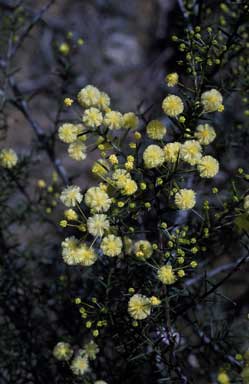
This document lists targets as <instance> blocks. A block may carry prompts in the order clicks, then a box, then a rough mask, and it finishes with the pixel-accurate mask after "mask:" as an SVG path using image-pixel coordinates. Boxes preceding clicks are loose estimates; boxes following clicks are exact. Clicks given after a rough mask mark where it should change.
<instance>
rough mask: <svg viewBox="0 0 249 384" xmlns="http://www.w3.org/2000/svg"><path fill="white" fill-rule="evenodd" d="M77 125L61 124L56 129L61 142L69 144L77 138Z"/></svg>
mask: <svg viewBox="0 0 249 384" xmlns="http://www.w3.org/2000/svg"><path fill="white" fill-rule="evenodd" d="M77 135H78V126H77V125H76V124H70V123H65V124H62V125H61V126H60V128H59V130H58V136H59V139H60V140H61V141H63V143H67V144H71V143H73V142H74V141H76V140H77Z"/></svg>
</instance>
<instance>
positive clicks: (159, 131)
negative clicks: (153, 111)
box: [146, 120, 167, 140]
mask: <svg viewBox="0 0 249 384" xmlns="http://www.w3.org/2000/svg"><path fill="white" fill-rule="evenodd" d="M146 132H147V135H148V137H149V138H150V139H152V140H162V139H163V137H164V136H165V135H166V132H167V130H166V128H165V126H164V125H163V124H162V123H161V121H159V120H151V121H150V122H149V124H148V125H147V127H146Z"/></svg>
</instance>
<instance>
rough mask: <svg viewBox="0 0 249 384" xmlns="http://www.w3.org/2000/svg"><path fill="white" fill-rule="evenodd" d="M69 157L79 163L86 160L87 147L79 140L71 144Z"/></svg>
mask: <svg viewBox="0 0 249 384" xmlns="http://www.w3.org/2000/svg"><path fill="white" fill-rule="evenodd" d="M68 154H69V156H70V157H71V158H72V159H74V160H77V161H80V160H85V158H86V145H85V144H84V143H82V141H80V140H77V141H75V142H74V143H71V144H70V145H69V147H68Z"/></svg>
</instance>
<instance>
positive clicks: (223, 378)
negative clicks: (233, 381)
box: [217, 372, 230, 384]
mask: <svg viewBox="0 0 249 384" xmlns="http://www.w3.org/2000/svg"><path fill="white" fill-rule="evenodd" d="M217 381H218V383H219V384H230V379H229V376H228V375H227V373H226V372H221V373H219V374H218V376H217Z"/></svg>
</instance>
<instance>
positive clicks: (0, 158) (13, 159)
mask: <svg viewBox="0 0 249 384" xmlns="http://www.w3.org/2000/svg"><path fill="white" fill-rule="evenodd" d="M17 161H18V157H17V154H16V153H15V151H13V149H11V148H4V149H2V150H1V151H0V166H2V167H3V168H7V169H11V168H13V167H14V166H15V165H16V164H17Z"/></svg>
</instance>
